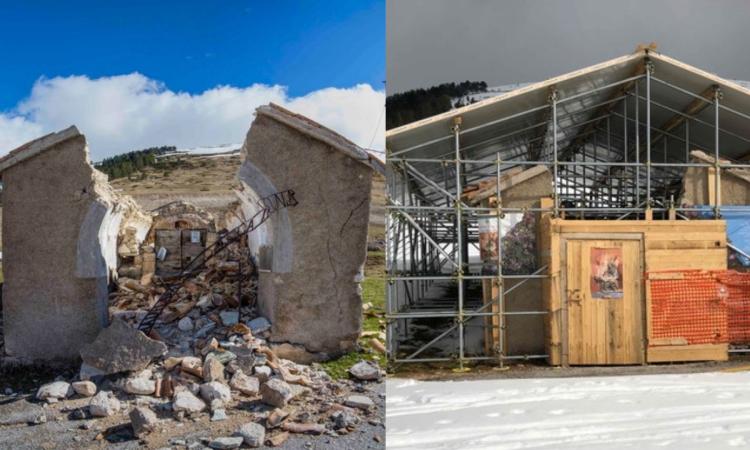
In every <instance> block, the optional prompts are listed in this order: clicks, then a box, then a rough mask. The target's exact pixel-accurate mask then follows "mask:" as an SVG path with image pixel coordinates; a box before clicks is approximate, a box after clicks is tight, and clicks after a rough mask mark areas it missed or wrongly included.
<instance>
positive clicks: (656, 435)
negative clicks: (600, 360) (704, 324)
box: [386, 372, 750, 450]
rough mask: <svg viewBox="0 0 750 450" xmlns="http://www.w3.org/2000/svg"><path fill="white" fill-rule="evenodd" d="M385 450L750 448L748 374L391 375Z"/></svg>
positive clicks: (387, 397)
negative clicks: (469, 378) (437, 378)
mask: <svg viewBox="0 0 750 450" xmlns="http://www.w3.org/2000/svg"><path fill="white" fill-rule="evenodd" d="M386 393H387V394H386V430H387V435H386V444H387V446H388V448H389V449H405V448H410V449H411V448H415V449H519V448H549V449H559V448H566V449H571V448H575V449H579V448H606V449H620V448H637V449H642V448H672V449H681V450H682V449H720V448H734V447H747V446H750V372H735V373H727V372H710V373H693V374H679V375H638V376H616V377H581V378H529V379H500V380H476V381H456V382H452V381H442V382H435V381H428V382H422V381H415V380H409V379H399V378H391V379H389V380H388V381H387V383H386Z"/></svg>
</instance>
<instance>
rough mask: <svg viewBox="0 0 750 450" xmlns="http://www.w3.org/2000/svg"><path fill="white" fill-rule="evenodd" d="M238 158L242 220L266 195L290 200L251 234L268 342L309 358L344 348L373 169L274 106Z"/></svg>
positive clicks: (352, 340) (358, 317)
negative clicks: (299, 349)
mask: <svg viewBox="0 0 750 450" xmlns="http://www.w3.org/2000/svg"><path fill="white" fill-rule="evenodd" d="M242 155H243V163H242V166H241V168H240V174H239V178H240V181H241V182H242V185H243V193H242V195H243V196H244V197H245V199H246V201H244V202H243V204H244V205H245V207H246V209H247V211H245V215H246V216H247V217H250V216H251V215H252V213H253V212H254V211H253V205H254V202H253V201H254V200H257V199H258V198H262V197H264V196H266V195H269V194H272V193H274V192H278V191H282V190H286V189H292V190H294V192H295V195H296V198H297V200H298V201H299V204H298V205H297V206H296V207H295V208H293V209H291V210H282V211H280V212H279V213H277V214H276V215H275V216H274V217H272V219H271V220H270V221H269V222H270V223H269V225H268V226H267V227H266V229H265V230H258V231H259V232H258V233H257V234H256V233H255V232H254V234H253V236H251V237H250V239H251V242H252V243H251V246H253V247H255V248H254V249H253V250H254V251H256V252H257V254H258V255H259V265H260V269H261V270H260V274H259V295H258V299H259V309H260V313H261V314H262V315H264V316H265V317H267V318H268V319H269V320H270V321H271V323H272V328H271V341H272V342H277V343H290V344H298V345H301V346H304V349H305V350H306V351H307V352H311V353H317V354H319V355H318V356H325V355H327V356H332V355H335V354H338V353H340V352H345V351H348V350H351V349H352V348H354V346H355V344H356V341H357V337H358V335H359V333H360V329H361V321H362V299H361V295H360V292H361V287H360V282H361V281H362V277H363V274H362V270H363V266H364V263H365V258H366V256H367V231H368V218H369V211H370V187H371V178H372V171H373V168H374V167H376V164H377V163H376V162H374V161H373V160H372V158H373V157H372V156H370V155H369V154H368V153H367V152H365V151H364V150H362V149H361V148H359V147H357V146H356V145H355V144H353V143H351V142H349V141H348V140H347V139H345V138H344V137H342V136H340V135H338V134H337V133H335V132H333V131H331V130H329V129H327V128H325V127H323V126H321V125H319V124H317V123H315V122H313V121H311V120H309V119H307V118H305V117H303V116H300V115H298V114H294V113H292V112H290V111H288V110H286V109H284V108H281V107H279V106H276V105H273V104H271V105H268V106H261V107H260V108H258V109H257V110H256V118H255V120H254V121H253V124H252V126H251V128H250V131H249V132H248V134H247V138H246V139H245V144H244V146H243V147H242ZM256 208H257V207H256ZM320 354H323V355H320ZM283 357H289V358H292V359H296V360H300V359H304V357H300V356H299V355H291V354H285V355H284V356H283Z"/></svg>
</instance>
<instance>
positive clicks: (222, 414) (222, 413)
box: [211, 408, 227, 422]
mask: <svg viewBox="0 0 750 450" xmlns="http://www.w3.org/2000/svg"><path fill="white" fill-rule="evenodd" d="M222 420H227V410H226V409H224V408H217V409H214V410H213V412H212V413H211V422H220V421H222Z"/></svg>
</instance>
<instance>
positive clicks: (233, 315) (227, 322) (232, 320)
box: [219, 311, 240, 327]
mask: <svg viewBox="0 0 750 450" xmlns="http://www.w3.org/2000/svg"><path fill="white" fill-rule="evenodd" d="M219 317H221V323H223V324H224V326H226V327H231V326H232V325H235V324H237V323H238V322H239V321H240V312H239V311H222V312H220V313H219Z"/></svg>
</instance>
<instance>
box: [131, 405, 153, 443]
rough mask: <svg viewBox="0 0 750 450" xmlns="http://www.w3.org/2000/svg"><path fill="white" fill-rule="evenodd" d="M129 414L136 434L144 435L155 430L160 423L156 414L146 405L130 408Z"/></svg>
mask: <svg viewBox="0 0 750 450" xmlns="http://www.w3.org/2000/svg"><path fill="white" fill-rule="evenodd" d="M129 416H130V424H131V425H132V426H133V432H134V433H135V435H136V436H143V435H145V434H148V433H150V432H152V431H154V429H155V428H156V425H157V424H158V423H159V419H158V418H157V417H156V414H155V413H154V412H153V411H151V410H150V409H149V408H147V407H145V406H136V407H135V408H133V409H132V410H130V414H129Z"/></svg>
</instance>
